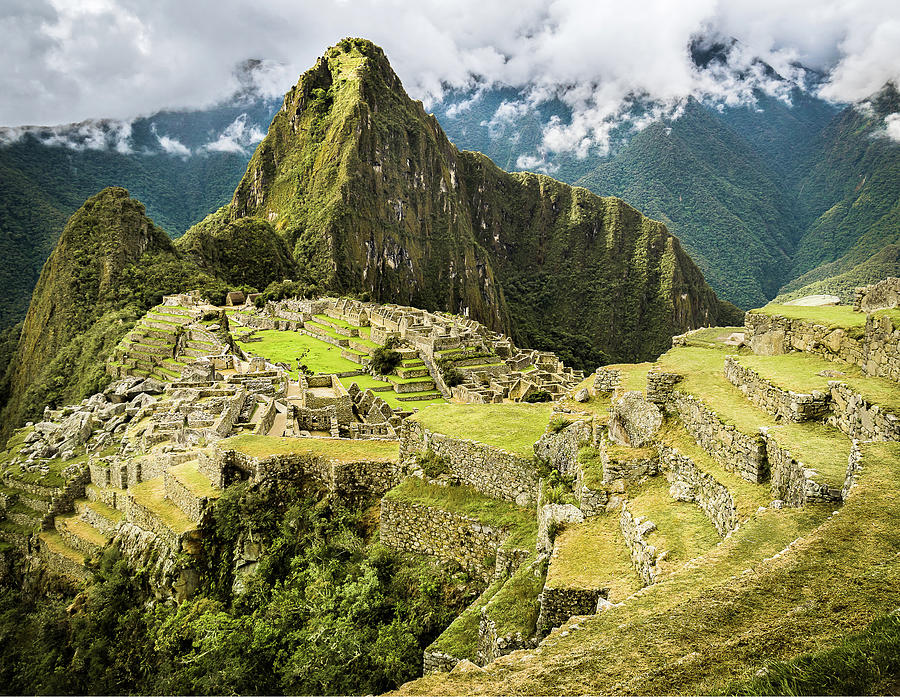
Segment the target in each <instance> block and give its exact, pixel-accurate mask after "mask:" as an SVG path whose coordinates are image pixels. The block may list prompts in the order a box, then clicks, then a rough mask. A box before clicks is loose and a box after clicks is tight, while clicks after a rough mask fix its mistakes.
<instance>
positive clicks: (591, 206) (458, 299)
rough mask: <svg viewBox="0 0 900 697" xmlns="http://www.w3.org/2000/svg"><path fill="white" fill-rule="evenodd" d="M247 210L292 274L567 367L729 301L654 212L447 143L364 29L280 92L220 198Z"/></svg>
mask: <svg viewBox="0 0 900 697" xmlns="http://www.w3.org/2000/svg"><path fill="white" fill-rule="evenodd" d="M247 216H251V217H256V218H260V219H265V220H268V221H271V222H272V223H273V225H274V227H275V229H276V230H278V231H279V232H280V233H281V234H282V235H283V236H284V237H285V239H286V241H287V243H288V245H289V246H290V247H291V248H292V250H293V253H294V257H295V258H296V260H297V262H298V263H299V265H300V267H301V270H302V272H303V273H304V274H305V278H304V279H303V280H305V281H307V282H310V283H313V284H316V285H318V286H319V287H321V288H323V289H329V290H334V291H341V292H354V291H356V292H367V293H370V294H371V295H372V296H373V298H376V299H382V300H391V301H395V302H401V303H409V304H413V305H416V306H420V307H425V308H428V309H436V308H440V309H447V310H450V311H452V312H463V313H467V314H470V315H471V316H472V317H474V318H475V319H478V320H479V321H481V322H483V323H485V324H486V325H488V326H490V327H493V328H497V329H503V330H510V331H511V333H512V334H513V336H514V337H515V338H516V339H520V340H522V341H523V342H526V343H529V344H530V345H534V346H536V347H539V348H541V347H547V348H549V347H550V346H556V347H557V348H559V347H563V346H565V347H567V348H568V351H569V355H564V357H565V358H567V359H568V360H569V361H571V362H573V363H574V364H575V365H576V366H593V365H596V363H598V362H601V361H603V360H605V359H614V360H617V359H626V358H628V359H637V358H641V357H647V356H650V355H652V354H654V353H658V352H659V351H661V350H663V349H664V348H665V346H666V344H667V342H668V337H669V336H671V335H672V334H673V333H677V332H679V331H682V330H683V329H685V328H687V327H689V326H698V325H700V324H705V323H710V322H713V323H714V322H716V321H717V320H718V319H723V318H724V317H726V316H727V317H731V318H733V316H734V312H733V309H729V308H727V307H725V306H723V305H722V304H720V303H719V301H718V300H717V299H716V298H715V296H714V294H713V293H712V291H711V290H710V289H709V287H708V286H707V285H706V283H705V282H704V281H703V279H702V275H701V274H700V272H699V271H698V270H697V268H696V267H695V266H694V264H693V263H692V262H691V261H690V259H688V257H687V255H685V254H684V253H683V252H682V251H681V248H680V246H679V245H678V243H677V241H676V240H674V239H672V238H671V236H670V235H669V234H668V232H667V231H666V229H665V227H664V226H662V225H661V224H659V223H655V222H653V221H649V220H647V219H645V218H643V216H641V215H640V214H638V213H637V212H636V211H634V210H633V209H631V208H630V207H629V206H627V204H625V203H623V202H622V201H619V200H617V199H601V198H598V197H596V196H594V195H592V194H590V193H589V192H587V191H585V190H577V189H572V188H571V187H569V186H568V185H565V184H562V183H560V182H556V181H554V180H552V179H550V178H549V177H543V176H538V175H532V174H512V175H511V174H508V173H506V172H503V171H502V170H500V169H499V168H497V167H496V166H495V165H494V164H493V163H492V162H490V160H488V159H487V158H486V157H484V156H481V155H476V154H472V153H460V152H459V151H457V149H456V148H455V147H454V146H453V145H451V144H450V142H449V141H448V140H447V138H446V136H445V135H444V133H443V131H442V130H441V128H440V126H439V125H438V122H437V120H436V119H435V118H434V117H433V116H429V115H427V114H426V113H425V111H424V109H423V108H422V105H421V103H419V102H414V101H412V100H411V99H409V98H408V97H407V96H406V94H405V92H404V91H403V88H402V86H401V85H400V81H399V79H398V78H397V76H396V75H395V74H394V72H393V70H392V69H391V67H390V65H389V63H388V61H387V58H386V57H385V56H384V54H383V53H382V51H381V49H379V48H377V47H376V46H374V45H373V44H371V43H370V42H367V41H363V40H357V39H353V40H349V39H347V40H344V41H342V42H341V43H340V44H339V45H338V46H336V47H334V48H332V49H330V50H329V51H328V52H327V53H326V54H325V56H324V57H323V58H321V59H320V60H319V62H318V63H317V64H316V66H315V67H314V68H313V69H312V70H310V71H308V72H307V73H305V74H304V75H303V76H302V77H301V78H300V81H299V82H298V83H297V85H296V87H294V88H293V89H292V90H291V91H290V92H289V93H288V94H287V96H286V97H285V100H284V105H283V106H282V108H281V110H280V111H279V112H278V114H277V115H276V116H275V118H274V120H273V122H272V125H271V127H270V129H269V133H268V134H267V136H266V138H265V139H264V140H263V141H262V143H260V146H259V148H258V149H257V151H256V153H254V155H253V157H252V159H251V161H250V165H249V167H248V169H247V173H246V175H245V176H244V178H243V179H242V181H241V183H240V184H239V186H238V188H237V190H236V191H235V194H234V198H233V200H232V203H231V213H230V218H231V219H232V220H236V219H239V218H243V217H247Z"/></svg>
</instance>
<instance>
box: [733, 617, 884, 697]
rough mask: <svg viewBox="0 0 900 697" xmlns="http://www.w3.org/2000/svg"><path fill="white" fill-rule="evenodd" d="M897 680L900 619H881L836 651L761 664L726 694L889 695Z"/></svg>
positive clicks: (834, 649) (823, 650) (874, 621)
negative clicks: (749, 676)
mask: <svg viewBox="0 0 900 697" xmlns="http://www.w3.org/2000/svg"><path fill="white" fill-rule="evenodd" d="M898 679H900V615H898V614H897V612H892V613H890V614H888V615H882V616H881V617H878V618H877V619H875V620H873V621H872V623H871V624H870V625H869V626H868V627H866V628H865V629H864V630H863V631H861V632H856V633H854V634H851V635H850V636H848V637H846V638H845V639H843V640H842V641H841V642H840V643H838V644H837V645H836V646H834V647H831V648H827V649H821V650H819V651H815V652H812V653H804V654H802V655H800V656H798V657H797V658H794V659H792V660H790V661H778V662H772V663H768V664H767V665H765V666H764V667H763V668H762V669H761V671H760V673H758V674H757V676H756V677H754V678H752V679H750V680H748V681H746V682H743V683H735V684H732V685H731V686H729V688H728V691H727V692H726V693H725V694H729V695H877V694H889V692H890V691H893V690H894V689H895V688H896V685H897V681H898Z"/></svg>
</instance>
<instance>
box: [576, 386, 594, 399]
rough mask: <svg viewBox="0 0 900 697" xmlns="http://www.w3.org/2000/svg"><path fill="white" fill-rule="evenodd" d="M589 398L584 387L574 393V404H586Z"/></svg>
mask: <svg viewBox="0 0 900 697" xmlns="http://www.w3.org/2000/svg"><path fill="white" fill-rule="evenodd" d="M590 398H591V395H590V393H589V392H588V391H587V388H586V387H582V388H581V389H580V390H578V392H576V393H575V396H574V397H573V399H574V400H575V401H576V402H586V401H588V400H589V399H590Z"/></svg>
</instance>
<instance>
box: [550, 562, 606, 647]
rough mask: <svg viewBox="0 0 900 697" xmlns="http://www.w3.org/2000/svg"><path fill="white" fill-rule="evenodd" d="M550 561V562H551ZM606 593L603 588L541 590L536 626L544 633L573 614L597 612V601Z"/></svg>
mask: <svg viewBox="0 0 900 697" xmlns="http://www.w3.org/2000/svg"><path fill="white" fill-rule="evenodd" d="M551 563H552V562H551ZM606 593H608V591H607V589H605V588H548V587H547V586H544V590H543V591H542V592H541V598H540V601H541V611H540V614H539V615H538V620H537V628H538V632H540V633H541V634H546V633H547V632H549V631H550V630H551V629H553V628H554V627H559V626H560V625H561V624H563V623H565V622H567V621H568V620H569V619H570V618H571V617H573V616H574V615H593V614H595V613H596V612H597V603H598V602H599V601H600V599H601V598H605V597H606Z"/></svg>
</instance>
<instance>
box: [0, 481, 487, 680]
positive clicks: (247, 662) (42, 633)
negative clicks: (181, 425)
mask: <svg viewBox="0 0 900 697" xmlns="http://www.w3.org/2000/svg"><path fill="white" fill-rule="evenodd" d="M311 493H312V492H303V491H301V490H300V489H299V488H297V487H295V486H294V485H291V484H286V483H282V485H280V486H278V487H275V488H272V489H266V490H251V489H248V488H247V487H246V485H240V484H239V485H234V486H233V487H231V488H230V489H229V490H227V491H226V493H225V495H224V496H223V498H222V499H221V500H220V501H219V503H218V504H217V506H216V510H215V523H216V525H215V530H216V537H215V538H213V539H210V540H208V541H207V543H206V548H207V551H208V553H209V558H208V560H209V564H208V571H207V573H206V576H205V584H204V587H203V589H202V591H201V593H200V594H198V595H196V596H195V597H194V598H192V599H191V600H189V601H186V602H184V603H182V604H181V605H177V606H176V605H174V604H172V605H170V604H158V603H152V602H149V603H148V602H147V601H148V599H149V598H150V591H149V587H148V585H147V582H146V578H145V577H144V575H143V573H141V572H138V573H135V572H134V571H133V570H132V569H130V568H129V567H128V566H127V565H126V563H125V562H124V560H122V559H121V558H118V555H117V553H116V552H115V551H114V549H112V548H111V549H110V551H108V552H107V553H106V554H105V556H104V558H103V560H102V563H101V566H100V569H99V581H98V583H96V584H95V585H93V586H91V587H90V588H89V590H88V591H87V592H85V593H83V594H81V595H79V596H78V597H77V598H76V599H75V602H74V603H73V604H71V605H70V603H71V599H70V598H62V599H58V600H48V599H46V598H41V599H40V600H36V599H34V598H33V597H32V596H29V595H28V594H26V593H23V592H19V591H16V590H5V591H3V594H2V595H0V652H2V654H3V656H4V660H3V661H2V664H0V671H2V673H0V684H2V685H3V686H4V691H5V692H11V693H20V694H34V693H56V694H72V693H82V694H97V693H99V694H124V693H132V692H134V693H143V694H235V693H245V694H282V693H285V694H372V693H376V694H377V693H380V692H384V691H386V690H389V689H391V688H393V687H396V686H398V685H399V684H400V683H402V682H404V681H406V680H409V679H411V678H414V677H416V676H418V675H420V674H421V665H422V651H423V649H424V647H425V646H426V645H427V644H429V643H430V642H431V641H432V640H433V639H434V638H435V637H436V636H437V634H439V633H440V631H441V630H443V629H444V628H445V627H446V626H447V625H448V624H449V623H450V622H451V621H452V619H453V618H454V617H455V616H456V615H457V614H459V612H460V611H461V610H462V608H463V607H465V605H466V604H468V602H469V601H470V600H471V599H472V598H473V597H474V590H475V589H474V588H473V589H471V590H472V591H473V592H472V593H470V592H469V590H470V589H469V588H468V586H467V581H466V579H465V577H463V576H454V577H452V579H451V577H450V575H449V574H447V573H446V572H445V571H441V570H440V569H438V567H437V566H436V565H435V564H434V563H433V562H429V561H426V560H423V559H421V558H412V557H405V556H402V555H399V554H397V553H395V552H391V551H388V550H387V549H385V548H383V547H380V546H379V545H378V544H377V543H374V542H372V540H371V539H370V537H371V534H372V517H371V511H370V510H369V509H368V505H367V504H361V505H351V504H348V503H345V502H341V501H338V500H334V499H326V498H319V497H317V496H315V495H311ZM248 540H252V541H254V542H255V543H258V544H260V545H261V546H262V547H263V549H265V550H266V551H265V553H264V555H263V557H262V559H261V561H260V563H259V566H258V568H257V572H256V574H255V575H254V576H253V578H252V579H251V580H250V581H249V582H248V583H247V588H246V591H245V592H244V593H243V594H241V595H239V596H237V597H236V598H234V599H233V600H232V595H231V588H232V583H233V580H234V576H233V572H232V560H233V556H232V555H233V552H234V548H235V546H236V545H242V544H243V543H244V542H246V541H248ZM67 607H68V610H67Z"/></svg>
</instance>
